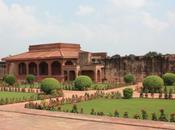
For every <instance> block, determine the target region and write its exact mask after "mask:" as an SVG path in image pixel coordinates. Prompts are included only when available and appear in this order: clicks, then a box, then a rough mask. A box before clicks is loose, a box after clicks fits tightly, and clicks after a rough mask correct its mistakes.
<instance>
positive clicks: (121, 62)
mask: <svg viewBox="0 0 175 130" xmlns="http://www.w3.org/2000/svg"><path fill="white" fill-rule="evenodd" d="M172 57H174V56H173V55H171V56H155V57H146V56H134V55H130V56H125V57H120V56H119V55H116V56H113V57H111V58H108V59H106V61H105V69H104V71H105V72H104V73H105V78H106V79H107V80H108V81H110V82H116V81H117V82H123V76H124V75H125V74H127V73H132V74H133V75H134V76H135V77H136V81H142V80H143V78H144V77H145V76H147V75H151V74H156V75H160V76H161V75H162V74H164V73H166V72H175V69H174V68H175V58H172Z"/></svg>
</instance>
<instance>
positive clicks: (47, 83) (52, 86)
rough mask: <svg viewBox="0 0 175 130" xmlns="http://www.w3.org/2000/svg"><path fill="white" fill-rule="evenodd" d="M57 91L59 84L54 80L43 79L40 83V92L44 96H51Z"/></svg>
mask: <svg viewBox="0 0 175 130" xmlns="http://www.w3.org/2000/svg"><path fill="white" fill-rule="evenodd" d="M57 89H60V83H59V82H58V80H56V79H55V78H45V79H43V80H42V81H41V90H42V91H44V92H45V93H46V94H52V92H53V91H54V90H57Z"/></svg>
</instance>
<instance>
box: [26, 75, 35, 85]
mask: <svg viewBox="0 0 175 130" xmlns="http://www.w3.org/2000/svg"><path fill="white" fill-rule="evenodd" d="M26 81H27V82H28V83H29V84H33V82H34V81H35V76H34V75H32V74H29V75H27V76H26Z"/></svg>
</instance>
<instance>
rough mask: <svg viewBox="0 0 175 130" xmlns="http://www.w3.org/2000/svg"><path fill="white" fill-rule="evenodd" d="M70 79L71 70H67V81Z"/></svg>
mask: <svg viewBox="0 0 175 130" xmlns="http://www.w3.org/2000/svg"><path fill="white" fill-rule="evenodd" d="M69 80H70V77H69V70H67V81H69Z"/></svg>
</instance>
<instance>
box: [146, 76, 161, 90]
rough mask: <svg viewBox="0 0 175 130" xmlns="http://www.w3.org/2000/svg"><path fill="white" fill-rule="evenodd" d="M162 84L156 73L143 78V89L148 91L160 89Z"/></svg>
mask: <svg viewBox="0 0 175 130" xmlns="http://www.w3.org/2000/svg"><path fill="white" fill-rule="evenodd" d="M163 85H164V82H163V79H162V78H161V77H159V76H157V75H151V76H147V77H146V78H145V79H144V80H143V87H144V90H148V91H149V92H152V91H154V92H156V91H157V90H158V91H160V90H161V88H162V87H163Z"/></svg>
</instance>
